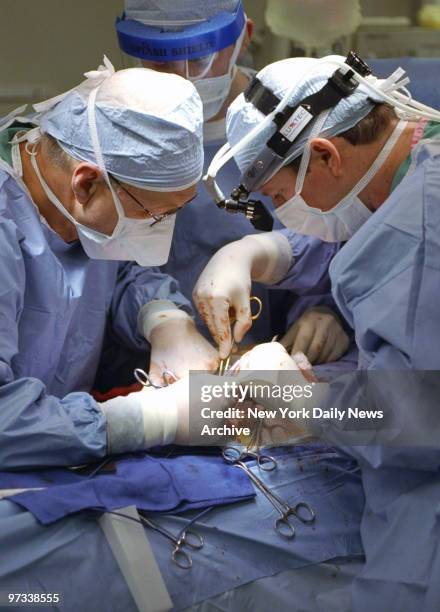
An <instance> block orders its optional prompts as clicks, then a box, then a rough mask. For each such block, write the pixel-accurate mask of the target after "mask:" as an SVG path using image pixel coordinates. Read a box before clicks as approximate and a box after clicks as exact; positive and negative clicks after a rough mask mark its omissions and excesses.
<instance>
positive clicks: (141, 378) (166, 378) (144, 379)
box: [134, 368, 177, 389]
mask: <svg viewBox="0 0 440 612" xmlns="http://www.w3.org/2000/svg"><path fill="white" fill-rule="evenodd" d="M134 377H135V379H136V380H137V381H138V382H139V383H141V385H142V386H143V387H153V389H163V387H168V386H169V385H172V384H173V383H175V382H176V381H177V376H176V375H175V374H174V372H172V371H171V370H164V371H163V372H162V379H163V382H164V384H163V385H157V384H156V383H154V382H153V381H152V379H151V376H150V375H149V374H147V372H145V371H144V370H142V369H141V368H136V369H135V370H134ZM170 379H171V380H172V382H170Z"/></svg>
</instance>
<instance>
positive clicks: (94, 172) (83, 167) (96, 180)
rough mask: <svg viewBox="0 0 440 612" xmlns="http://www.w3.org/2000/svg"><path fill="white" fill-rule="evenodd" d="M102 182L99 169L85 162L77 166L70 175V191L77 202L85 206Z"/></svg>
mask: <svg viewBox="0 0 440 612" xmlns="http://www.w3.org/2000/svg"><path fill="white" fill-rule="evenodd" d="M102 182H103V177H102V173H101V171H100V170H99V168H97V167H96V166H94V165H93V164H89V163H87V162H83V163H81V164H79V165H78V166H77V167H76V168H75V170H74V171H73V175H72V191H73V193H74V195H75V198H76V200H77V202H79V204H82V205H83V206H85V205H86V204H87V203H88V202H89V201H90V198H91V197H92V196H93V195H94V194H95V193H96V190H97V188H98V185H99V184H100V183H102Z"/></svg>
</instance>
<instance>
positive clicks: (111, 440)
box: [99, 374, 231, 454]
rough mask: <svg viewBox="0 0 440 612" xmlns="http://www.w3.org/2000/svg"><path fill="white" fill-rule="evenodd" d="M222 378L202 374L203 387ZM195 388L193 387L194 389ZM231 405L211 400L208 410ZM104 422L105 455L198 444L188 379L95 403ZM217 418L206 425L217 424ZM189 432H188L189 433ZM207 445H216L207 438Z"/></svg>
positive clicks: (198, 423)
mask: <svg viewBox="0 0 440 612" xmlns="http://www.w3.org/2000/svg"><path fill="white" fill-rule="evenodd" d="M222 380H224V379H222V378H219V377H218V376H214V375H206V374H204V375H203V382H204V384H208V385H209V384H211V385H216V384H218V383H221V382H222ZM195 389H197V386H196V387H195ZM230 405H231V400H230V399H229V397H223V396H221V397H219V398H218V397H215V398H214V399H213V400H212V401H211V403H210V407H211V408H213V409H214V410H219V411H221V409H223V408H227V407H229V406H230ZM99 406H100V408H101V410H102V412H103V413H104V415H105V417H106V421H107V440H108V449H107V452H108V454H120V453H125V452H135V451H139V450H147V449H149V448H152V447H154V446H164V445H167V444H172V443H174V444H180V445H187V444H191V443H194V440H195V441H196V442H195V443H199V440H200V438H199V436H200V431H201V429H202V426H203V425H204V424H205V423H206V421H204V420H203V418H201V406H202V404H201V403H200V401H199V396H198V395H197V400H196V401H193V402H192V403H191V402H190V394H189V377H188V376H186V377H184V378H182V379H180V380H178V381H177V382H175V383H174V384H172V385H169V386H168V387H163V388H161V389H156V388H154V387H144V388H143V389H142V390H141V391H136V392H134V393H130V394H129V395H126V396H119V397H115V398H113V399H110V400H107V401H106V402H102V403H100V404H99ZM223 422H224V419H223V418H222V417H221V415H219V416H218V418H212V419H210V421H209V424H210V425H211V426H212V425H221V424H223ZM190 430H191V431H190ZM207 442H212V443H214V442H216V440H214V439H208V440H207Z"/></svg>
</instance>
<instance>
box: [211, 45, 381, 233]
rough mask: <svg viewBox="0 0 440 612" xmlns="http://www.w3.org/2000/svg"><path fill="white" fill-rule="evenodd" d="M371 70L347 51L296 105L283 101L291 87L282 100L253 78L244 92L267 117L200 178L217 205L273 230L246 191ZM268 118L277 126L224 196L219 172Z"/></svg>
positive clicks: (274, 167)
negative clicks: (317, 86) (319, 85)
mask: <svg viewBox="0 0 440 612" xmlns="http://www.w3.org/2000/svg"><path fill="white" fill-rule="evenodd" d="M370 74H371V70H370V68H369V67H368V65H367V64H366V63H365V62H364V61H363V60H362V59H361V58H360V57H358V55H356V53H354V52H353V51H351V52H350V53H349V55H348V56H347V58H346V60H345V63H343V64H342V65H341V66H340V67H339V68H338V69H337V70H336V71H335V72H334V73H333V74H332V76H331V77H330V78H329V79H328V81H327V83H326V84H325V85H324V87H322V88H321V89H320V90H319V91H318V92H316V93H314V94H312V95H310V96H307V97H306V98H304V100H302V101H301V102H300V103H299V104H297V105H296V106H289V105H288V104H287V100H288V99H289V97H290V96H291V94H292V91H288V92H287V94H286V95H285V96H284V98H283V99H280V98H279V97H278V96H276V95H275V94H274V93H273V92H272V91H271V90H270V89H269V88H267V87H265V86H264V85H263V84H262V83H261V81H260V80H259V79H258V78H257V77H254V79H253V80H252V82H251V83H250V85H249V87H248V88H247V90H246V91H245V93H244V96H245V100H246V101H247V102H250V103H252V104H253V105H254V106H255V107H256V108H257V109H258V110H259V111H260V112H261V113H262V114H263V115H265V116H266V119H265V120H264V121H263V122H262V123H261V124H260V125H259V126H257V128H255V129H254V130H252V131H251V132H250V133H249V134H248V135H247V136H246V137H245V138H244V139H243V141H241V142H240V143H238V144H237V145H235V147H232V148H231V147H229V145H228V144H226V145H225V146H224V147H222V148H221V149H220V151H219V152H218V153H217V155H216V156H215V157H214V159H213V161H212V163H211V165H210V167H209V169H208V173H207V175H206V176H205V177H204V179H203V180H204V182H205V185H206V188H207V189H208V191H209V192H210V194H211V195H212V196H213V198H214V200H215V202H216V204H217V206H218V207H219V208H222V209H224V210H226V211H228V212H230V213H238V212H241V213H243V214H245V215H246V217H247V218H248V219H249V221H250V222H251V223H252V225H253V226H254V227H255V228H256V229H259V230H262V231H271V230H272V228H273V217H272V215H271V213H270V212H269V211H268V209H267V208H266V207H265V206H264V204H263V203H262V202H261V201H259V200H250V199H249V195H250V193H251V192H252V191H256V190H258V189H259V188H260V187H261V186H262V185H264V184H265V183H266V182H267V181H268V180H269V179H270V178H271V177H272V176H273V175H274V174H275V173H276V172H277V171H278V170H279V169H280V168H281V167H282V166H283V165H284V163H285V160H286V158H287V156H288V154H289V152H290V150H291V149H292V146H293V144H294V142H295V141H296V140H297V139H298V137H299V136H300V135H301V134H302V133H303V131H304V130H305V129H306V127H307V126H308V125H309V124H310V122H311V121H313V120H314V119H316V118H317V117H318V116H319V115H320V114H321V113H323V112H324V111H328V110H329V109H331V108H334V107H335V106H336V105H337V104H338V103H339V102H340V101H341V100H342V99H343V98H346V97H348V96H350V95H351V94H352V93H353V92H354V91H355V90H356V89H357V87H358V86H359V83H360V82H362V81H361V80H363V79H364V78H365V77H367V76H369V75H370ZM270 121H272V122H273V123H275V125H276V127H277V131H276V132H275V134H274V135H273V136H272V137H271V138H270V139H269V141H268V142H267V143H266V145H265V147H264V148H263V149H262V150H261V151H260V152H259V153H258V155H257V156H256V158H255V159H254V161H253V162H252V163H251V165H250V166H249V167H248V168H247V170H245V172H244V173H243V174H242V177H241V180H240V185H239V186H238V187H237V188H236V189H234V190H233V191H232V193H231V196H230V198H229V199H228V198H226V197H225V196H224V194H223V193H222V191H221V189H220V188H219V186H218V185H217V183H216V180H215V178H216V175H217V172H218V171H219V170H220V168H221V167H222V166H223V165H224V164H225V163H226V162H227V161H228V160H229V159H231V157H232V156H233V155H234V153H235V152H236V151H237V150H239V148H241V147H242V146H244V145H245V144H246V143H247V142H249V141H250V140H251V138H252V137H253V136H255V135H256V133H258V132H259V131H260V130H262V129H263V127H265V126H266V125H267V123H268V122H270Z"/></svg>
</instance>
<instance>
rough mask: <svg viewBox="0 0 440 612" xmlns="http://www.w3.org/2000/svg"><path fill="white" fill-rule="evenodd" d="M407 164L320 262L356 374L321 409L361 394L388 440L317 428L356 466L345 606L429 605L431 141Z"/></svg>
mask: <svg viewBox="0 0 440 612" xmlns="http://www.w3.org/2000/svg"><path fill="white" fill-rule="evenodd" d="M411 161H412V163H411V165H410V166H409V170H408V171H407V173H406V175H405V177H404V178H403V180H401V182H400V183H399V185H398V186H397V187H396V188H395V189H394V190H393V191H392V193H391V195H390V196H389V198H388V199H387V201H386V202H385V203H384V204H383V205H382V206H381V207H380V208H379V209H378V210H377V211H376V212H375V213H374V215H373V216H372V217H371V218H370V219H369V220H368V221H367V222H366V223H365V225H364V226H362V228H361V229H360V230H359V231H358V232H357V233H356V234H355V235H354V236H353V237H352V238H351V240H350V241H349V242H348V243H347V244H346V245H345V246H344V248H343V249H342V250H341V251H340V253H339V254H338V255H337V256H336V257H335V259H334V260H333V262H332V264H331V267H330V274H331V279H332V282H333V292H334V296H335V299H336V302H337V304H338V306H339V309H340V310H341V312H342V313H343V315H344V317H345V318H346V320H347V321H348V323H349V324H350V325H351V326H352V327H353V329H354V331H355V335H356V341H357V344H358V347H359V353H360V366H361V368H362V369H363V371H360V372H359V373H357V374H353V375H352V376H350V377H348V378H347V379H346V381H345V384H344V381H341V380H339V381H335V382H334V383H333V384H332V385H331V404H330V405H331V406H339V407H340V408H345V407H346V406H347V405H356V403H352V402H353V399H354V400H357V399H358V398H361V399H362V398H365V397H369V398H370V401H372V402H373V403H374V405H375V407H376V408H386V409H387V411H388V415H389V418H390V419H391V421H390V423H389V425H390V431H392V443H388V444H386V443H384V441H383V437H382V435H380V430H379V434H378V437H373V438H371V443H370V444H369V445H366V446H352V445H351V443H352V440H353V432H352V431H347V430H346V429H345V426H344V423H342V424H341V425H338V423H337V422H336V421H331V420H329V421H328V422H327V423H326V424H325V430H324V435H325V437H326V439H327V440H328V441H330V442H332V443H333V444H337V445H340V446H344V447H345V448H346V450H347V451H348V452H349V453H350V454H352V455H353V456H354V457H356V458H357V460H358V461H359V465H360V466H361V470H362V480H363V488H364V492H365V499H366V502H365V504H366V505H365V511H364V515H363V519H362V525H361V533H362V539H363V544H364V548H365V553H366V566H365V568H364V570H363V571H362V572H361V573H360V575H359V576H358V577H357V578H356V580H355V583H354V586H353V593H352V595H353V604H352V609H353V610H355V611H365V612H366V611H367V610H373V609H374V610H377V611H378V612H382V611H383V612H385V611H389V610H399V611H402V612H412V611H414V610H420V611H422V610H423V611H426V612H431V611H432V610H439V609H440V586H439V579H438V577H439V573H438V572H439V567H440V562H439V560H440V510H439V508H440V506H439V500H440V444H439V442H438V431H439V418H438V416H437V415H438V397H439V394H440V384H439V372H438V371H439V370H440V350H439V346H438V345H439V342H438V339H439V338H440V314H439V309H438V303H439V296H440V138H439V137H438V136H437V137H431V138H428V139H424V140H422V141H421V142H420V143H419V144H418V146H417V147H416V148H415V149H414V151H413V153H412V160H411ZM384 370H386V372H384ZM378 371H380V372H378ZM426 371H428V372H426ZM383 376H388V377H389V379H388V381H387V380H385V381H381V380H380V378H379V377H383ZM350 429H351V428H350V427H348V430H350ZM375 440H376V442H375Z"/></svg>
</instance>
